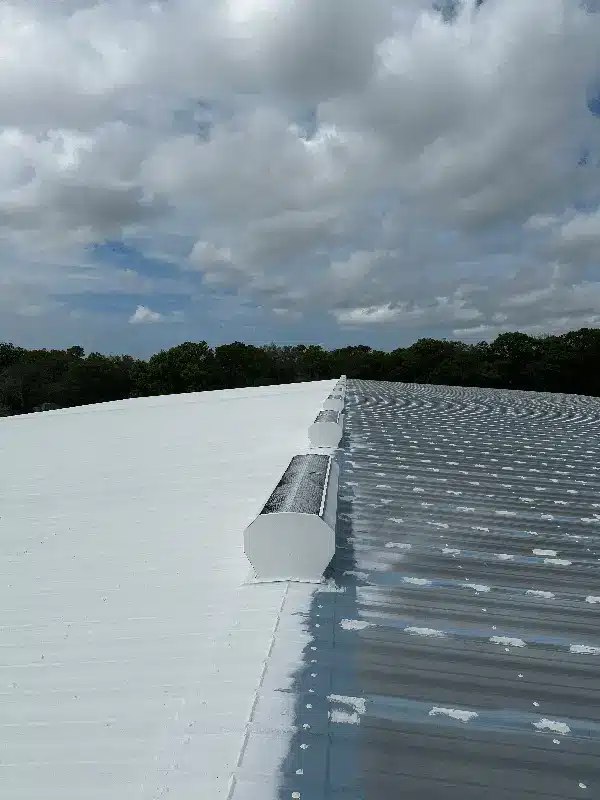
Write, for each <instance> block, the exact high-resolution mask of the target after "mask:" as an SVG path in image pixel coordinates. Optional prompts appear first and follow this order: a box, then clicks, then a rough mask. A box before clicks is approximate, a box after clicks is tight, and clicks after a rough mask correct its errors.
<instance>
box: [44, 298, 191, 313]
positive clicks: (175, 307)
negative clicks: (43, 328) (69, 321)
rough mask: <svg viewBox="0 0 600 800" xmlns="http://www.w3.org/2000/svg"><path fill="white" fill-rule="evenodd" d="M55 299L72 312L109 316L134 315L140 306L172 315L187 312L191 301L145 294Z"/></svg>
mask: <svg viewBox="0 0 600 800" xmlns="http://www.w3.org/2000/svg"><path fill="white" fill-rule="evenodd" d="M55 299H56V300H57V301H59V302H61V303H64V304H65V305H66V306H67V307H68V308H69V309H70V310H76V311H83V312H90V313H97V314H108V315H113V314H114V315H118V316H123V315H128V316H130V315H131V314H133V312H134V311H135V309H136V308H137V306H138V305H142V306H147V307H149V308H151V309H152V311H158V312H159V313H160V314H165V315H170V314H173V313H174V312H176V311H183V312H185V311H186V309H188V308H189V307H190V305H191V299H190V298H189V297H188V296H186V295H185V294H175V293H173V294H167V293H163V292H161V293H160V294H150V293H148V294H143V293H139V292H81V293H80V294H76V295H73V294H59V295H56V296H55Z"/></svg>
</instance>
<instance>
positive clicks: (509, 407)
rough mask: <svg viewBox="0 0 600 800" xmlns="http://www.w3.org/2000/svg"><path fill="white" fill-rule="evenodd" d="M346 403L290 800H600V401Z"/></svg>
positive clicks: (472, 397) (409, 389)
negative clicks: (334, 526) (333, 521)
mask: <svg viewBox="0 0 600 800" xmlns="http://www.w3.org/2000/svg"><path fill="white" fill-rule="evenodd" d="M346 410H347V414H346V423H345V436H344V440H343V455H342V477H341V481H340V500H339V506H338V508H339V518H338V552H337V554H336V558H335V559H334V562H333V565H332V572H331V576H330V577H333V578H334V579H335V584H334V585H333V586H330V587H328V589H329V590H328V591H322V592H317V593H316V594H315V597H314V601H313V604H312V609H311V612H310V615H309V617H308V618H307V620H306V624H307V628H308V630H309V632H310V634H311V636H312V641H311V643H310V645H307V647H306V648H305V654H304V662H305V663H304V664H303V667H302V669H301V670H299V671H298V673H297V674H296V676H295V682H294V686H293V689H294V691H295V695H296V708H295V736H294V739H293V743H292V747H291V750H290V752H289V754H288V758H287V761H286V762H285V764H284V767H283V776H282V781H281V788H280V793H279V796H280V798H291V797H297V798H302V800H307V799H308V798H310V800H321V799H322V798H339V800H341V799H342V798H344V800H375V799H377V800H381V799H382V798H410V800H414V799H415V798H423V800H435V799H436V798H443V800H455V799H456V800H458V798H460V800H464V799H465V798H468V799H470V798H473V800H474V799H475V798H477V800H480V799H481V798H482V797H490V798H493V799H494V800H495V799H496V798H497V799H498V800H509V798H510V800H513V799H514V798H528V797H531V798H556V799H557V800H558V799H559V798H560V800H567V799H568V798H596V797H600V491H599V489H600V435H599V432H598V431H599V423H600V401H598V400H597V399H592V398H584V397H575V396H567V395H549V394H534V393H525V392H507V391H492V390H485V389H463V388H457V387H434V386H418V385H407V384H393V383H379V382H362V381H348V386H347V409H346ZM259 791H260V790H259V787H258V785H257V786H256V793H255V794H253V793H252V792H251V791H250V788H249V789H248V794H247V797H248V798H252V800H254V798H255V797H256V798H258V797H259ZM244 798H246V795H244Z"/></svg>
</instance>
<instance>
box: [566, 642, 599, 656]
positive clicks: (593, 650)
mask: <svg viewBox="0 0 600 800" xmlns="http://www.w3.org/2000/svg"><path fill="white" fill-rule="evenodd" d="M569 652H570V653H577V654H578V655H585V656H600V647H592V646H591V645H588V644H572V645H570V647H569Z"/></svg>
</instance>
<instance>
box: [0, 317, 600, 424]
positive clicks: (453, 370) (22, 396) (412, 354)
mask: <svg viewBox="0 0 600 800" xmlns="http://www.w3.org/2000/svg"><path fill="white" fill-rule="evenodd" d="M340 375H347V376H348V377H349V378H362V379H365V380H383V381H401V382H407V383H429V384H443V385H452V386H481V387H490V388H499V389H526V390H534V391H545V392H565V393H575V394H584V395H591V396H595V397H600V330H599V329H595V328H581V329H580V330H578V331H571V332H569V333H565V334H563V335H560V336H529V335H527V334H524V333H518V332H515V333H503V334H500V335H499V336H498V337H497V338H496V339H495V340H494V341H492V342H479V343H477V344H466V343H464V342H458V341H449V340H445V339H442V340H440V339H429V338H425V339H419V340H418V341H417V342H415V343H414V344H412V345H410V347H405V348H397V349H396V350H392V351H391V352H384V351H381V350H375V349H373V348H371V347H367V346H365V345H357V346H351V347H342V348H338V349H336V350H327V349H325V348H323V347H321V346H319V345H303V344H299V345H295V346H279V345H276V344H270V345H265V346H260V347H258V346H254V345H250V344H244V343H243V342H233V343H232V344H224V345H220V346H218V347H214V348H212V347H210V346H209V345H208V344H207V343H206V342H184V343H183V344H180V345H177V346H176V347H171V348H170V349H168V350H161V351H160V352H159V353H156V354H155V355H153V356H152V357H151V358H149V359H148V360H143V359H136V358H132V357H131V356H127V355H103V354H101V353H89V354H88V355H86V354H85V353H84V351H83V349H82V348H81V347H69V348H67V349H65V350H51V349H41V350H28V349H25V348H22V347H17V346H15V345H14V344H11V343H0V416H9V415H14V414H27V413H30V412H33V411H45V410H49V409H55V408H65V407H69V406H81V405H88V404H92V403H103V402H107V401H110V400H122V399H125V398H129V397H145V396H150V395H164V394H179V393H183V392H203V391H210V390H213V389H235V388H241V387H245V386H265V385H273V384H284V383H296V382H301V381H318V380H327V379H332V378H337V377H339V376H340Z"/></svg>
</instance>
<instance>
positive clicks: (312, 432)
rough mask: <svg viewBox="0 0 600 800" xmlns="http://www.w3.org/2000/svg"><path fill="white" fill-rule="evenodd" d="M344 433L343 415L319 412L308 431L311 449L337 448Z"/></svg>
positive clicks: (338, 412) (336, 412) (335, 412)
mask: <svg viewBox="0 0 600 800" xmlns="http://www.w3.org/2000/svg"><path fill="white" fill-rule="evenodd" d="M343 433H344V415H343V414H342V413H341V412H340V411H333V410H332V409H329V410H327V411H320V412H319V414H317V417H316V419H315V421H314V422H313V424H312V425H311V426H310V428H309V429H308V438H309V439H310V443H311V445H312V446H313V447H337V446H338V445H339V443H340V441H341V438H342V434H343Z"/></svg>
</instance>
